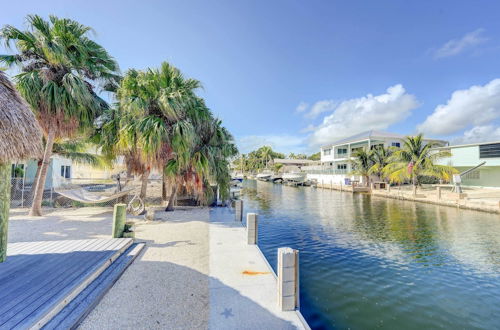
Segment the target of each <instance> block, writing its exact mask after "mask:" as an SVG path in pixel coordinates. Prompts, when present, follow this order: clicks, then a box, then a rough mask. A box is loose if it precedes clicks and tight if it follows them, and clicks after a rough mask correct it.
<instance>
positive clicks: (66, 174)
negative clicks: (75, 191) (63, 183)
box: [61, 165, 71, 179]
mask: <svg viewBox="0 0 500 330" xmlns="http://www.w3.org/2000/svg"><path fill="white" fill-rule="evenodd" d="M61 176H62V177H63V178H66V179H69V178H71V166H64V165H62V166H61Z"/></svg>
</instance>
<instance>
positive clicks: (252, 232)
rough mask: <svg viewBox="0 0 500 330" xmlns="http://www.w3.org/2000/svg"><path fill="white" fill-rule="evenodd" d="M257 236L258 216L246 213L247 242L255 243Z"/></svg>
mask: <svg viewBox="0 0 500 330" xmlns="http://www.w3.org/2000/svg"><path fill="white" fill-rule="evenodd" d="M258 237H259V216H258V215H257V213H247V244H249V245H255V244H257V240H258Z"/></svg>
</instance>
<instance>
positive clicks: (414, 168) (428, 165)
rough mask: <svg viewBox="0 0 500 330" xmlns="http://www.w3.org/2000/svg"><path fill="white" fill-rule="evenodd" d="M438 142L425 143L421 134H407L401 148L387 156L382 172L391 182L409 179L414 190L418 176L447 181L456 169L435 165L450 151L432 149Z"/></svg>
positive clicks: (448, 154)
mask: <svg viewBox="0 0 500 330" xmlns="http://www.w3.org/2000/svg"><path fill="white" fill-rule="evenodd" d="M437 146H438V144H436V143H434V142H432V141H429V142H427V143H425V141H424V138H423V136H422V134H419V135H417V136H408V137H406V138H405V140H404V141H403V146H402V148H401V149H399V150H396V151H395V152H394V153H393V154H392V156H391V157H389V164H388V165H387V166H385V168H384V174H385V175H386V176H387V177H389V180H390V181H391V182H404V181H406V180H409V181H411V182H412V184H413V186H414V191H416V187H417V185H419V178H420V177H422V176H431V177H436V178H439V179H444V180H446V181H449V180H450V178H451V176H452V175H453V174H454V173H458V172H457V170H456V169H455V168H453V167H451V166H447V165H437V164H435V162H436V161H437V160H439V159H442V158H446V157H450V152H448V151H445V150H439V149H437V150H436V149H433V148H435V147H437Z"/></svg>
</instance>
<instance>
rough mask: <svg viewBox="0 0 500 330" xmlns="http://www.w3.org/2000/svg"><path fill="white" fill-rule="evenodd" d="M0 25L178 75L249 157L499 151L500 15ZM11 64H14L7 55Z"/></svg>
mask: <svg viewBox="0 0 500 330" xmlns="http://www.w3.org/2000/svg"><path fill="white" fill-rule="evenodd" d="M1 8H2V10H1V11H0V25H2V26H3V25H5V24H11V25H14V26H16V27H20V28H22V27H25V18H26V15H28V14H39V15H42V16H44V17H47V16H48V15H49V14H54V15H57V16H59V17H68V18H72V19H75V20H77V21H79V22H80V23H82V24H85V25H88V26H91V27H92V28H93V29H94V30H95V36H94V39H95V40H96V41H97V42H98V43H100V44H101V45H103V46H104V47H105V48H106V49H107V50H108V52H109V53H110V54H111V55H112V56H114V57H115V58H116V60H117V61H118V63H119V65H120V69H121V71H122V72H126V70H127V69H130V68H136V69H144V68H147V67H156V66H159V65H160V63H161V62H163V61H168V62H170V63H171V64H173V65H175V66H177V67H178V68H179V69H180V70H181V71H182V72H183V73H184V75H185V76H186V77H190V78H195V79H198V80H200V81H201V82H202V84H203V89H202V90H200V91H199V95H200V96H202V97H204V98H205V100H206V102H207V105H208V106H209V107H210V108H211V109H212V111H213V112H214V113H215V114H216V115H217V116H218V117H219V118H221V119H222V121H223V123H224V125H225V126H226V127H227V128H228V129H229V130H230V131H231V133H232V134H233V135H234V137H235V139H236V141H237V144H238V146H239V148H240V151H241V152H248V151H251V150H253V149H255V148H257V147H260V146H262V145H270V146H272V147H273V149H275V150H277V151H281V152H285V153H289V152H295V153H299V152H300V153H313V152H317V151H319V147H320V146H321V145H324V144H328V143H331V142H334V141H335V140H337V139H341V138H344V137H347V136H350V135H354V134H356V133H360V132H363V131H367V130H370V129H376V130H386V131H390V132H395V133H400V134H416V133H423V134H424V135H425V136H427V137H434V138H442V139H446V140H449V141H451V143H452V144H459V143H472V142H478V141H493V140H500V34H499V32H500V20H499V19H498V12H500V2H499V1H494V0H491V1H483V0H475V1H457V0H454V1H446V0H440V1H400V0H394V1H391V0H379V1H371V0H365V1H356V0H351V1H327V0H324V1H316V0H308V1H305V0H276V1H260V0H259V1H258V0H227V1H215V0H213V1H206V0H193V1H190V0H183V1H148V0H144V1H129V0H122V1H111V0H107V1H102V0H101V1H94V0H86V1H80V0H72V1H67V0H44V1H31V0H26V1H22V2H19V3H18V2H12V1H9V2H5V3H3V4H2V5H1ZM0 52H1V53H10V52H11V51H10V50H8V49H5V48H3V45H1V46H0Z"/></svg>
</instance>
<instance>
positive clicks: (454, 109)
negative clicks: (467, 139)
mask: <svg viewBox="0 0 500 330" xmlns="http://www.w3.org/2000/svg"><path fill="white" fill-rule="evenodd" d="M498 117H500V79H494V80H492V81H490V82H489V83H487V84H486V85H484V86H472V87H470V88H469V89H464V90H458V91H455V92H453V94H452V95H451V98H450V99H449V100H448V101H447V103H446V104H440V105H438V106H437V107H436V109H435V110H434V112H433V113H432V114H431V115H430V116H428V117H427V119H426V120H425V121H424V122H423V123H422V124H420V125H418V127H417V130H418V131H420V132H422V133H425V134H434V135H447V134H453V133H457V132H459V131H461V130H462V129H466V128H467V127H471V126H481V125H485V124H489V123H490V122H491V121H492V120H494V119H496V118H498Z"/></svg>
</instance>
